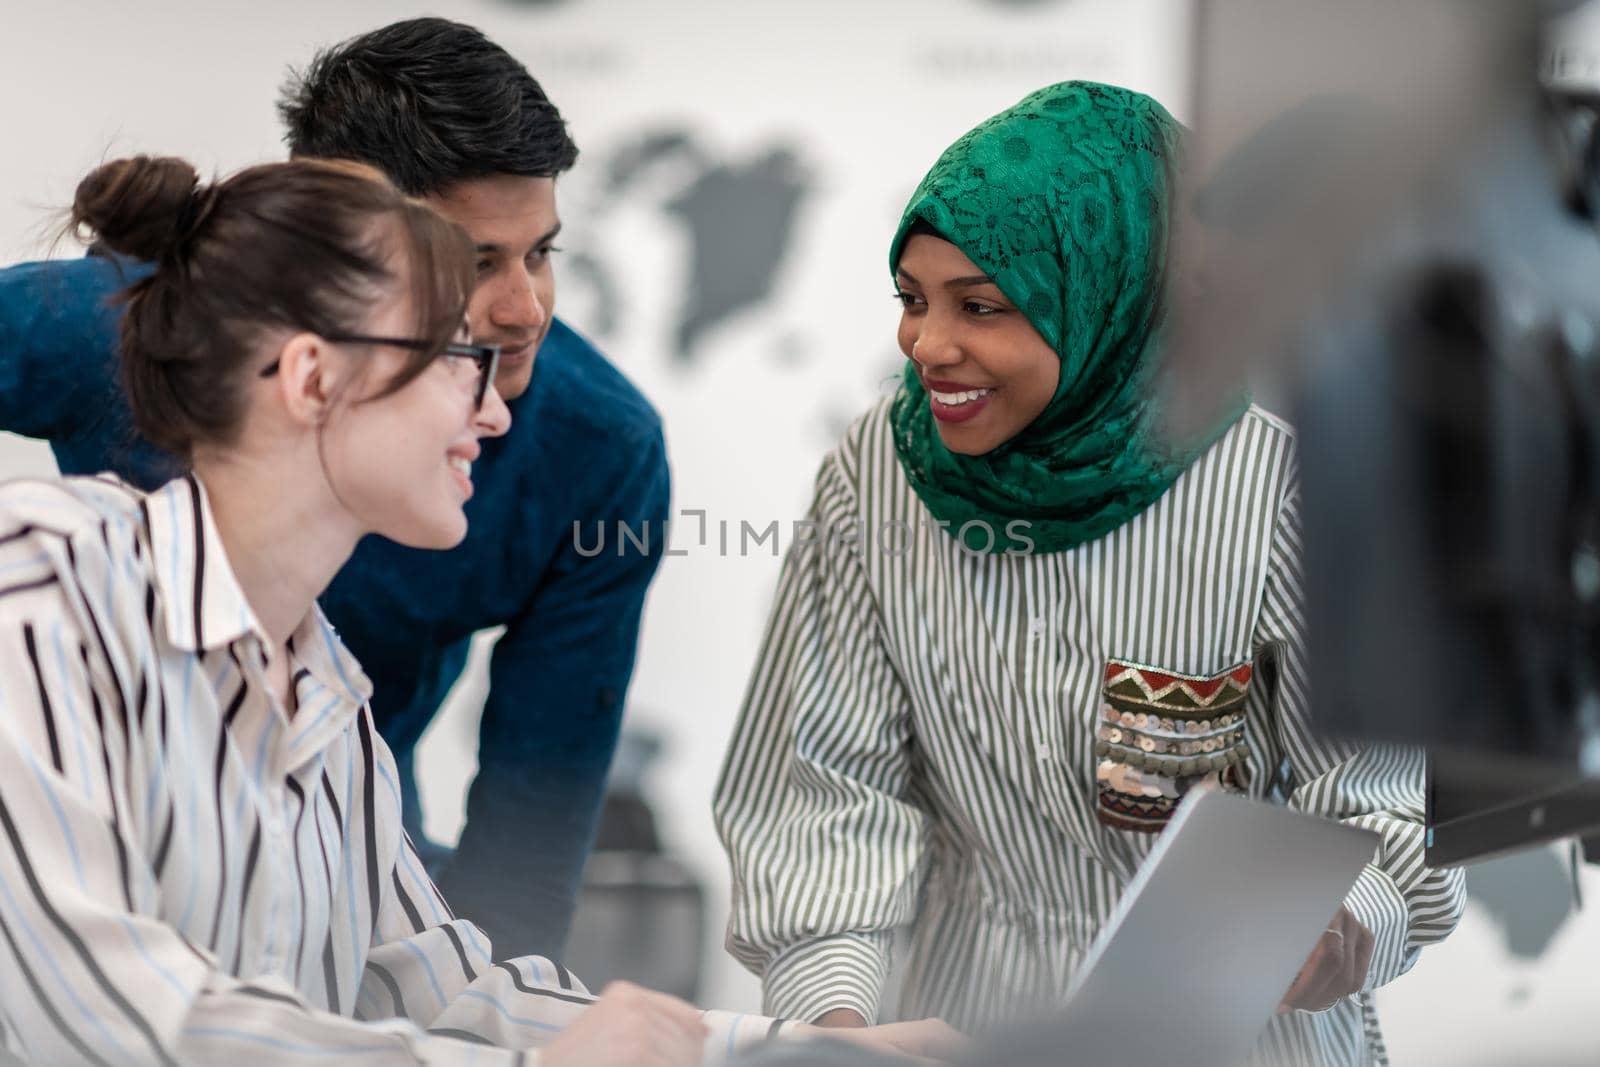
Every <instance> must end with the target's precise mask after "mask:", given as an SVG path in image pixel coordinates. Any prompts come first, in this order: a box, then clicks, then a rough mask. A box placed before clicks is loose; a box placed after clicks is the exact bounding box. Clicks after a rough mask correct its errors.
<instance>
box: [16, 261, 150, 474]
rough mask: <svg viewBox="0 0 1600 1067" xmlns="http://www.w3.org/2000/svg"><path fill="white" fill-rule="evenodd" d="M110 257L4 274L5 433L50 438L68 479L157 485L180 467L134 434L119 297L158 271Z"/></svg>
mask: <svg viewBox="0 0 1600 1067" xmlns="http://www.w3.org/2000/svg"><path fill="white" fill-rule="evenodd" d="M149 269H150V268H149V267H148V266H147V265H144V264H138V263H131V262H128V261H124V260H116V259H109V258H104V257H100V256H86V257H83V258H81V259H73V260H50V261H46V262H41V263H22V264H18V265H17V266H14V267H7V268H5V269H4V270H0V430H5V431H7V432H10V433H15V434H21V435H23V436H24V437H36V438H40V439H42V440H44V441H47V442H49V444H50V447H51V450H52V451H53V452H54V453H55V456H56V462H57V463H58V464H59V465H60V467H61V469H62V471H63V472H65V473H67V474H93V473H96V472H99V471H103V470H115V471H117V472H118V473H119V474H121V475H122V476H123V477H125V478H127V479H129V480H130V481H132V482H134V483H136V484H138V485H142V486H144V487H145V488H150V487H152V486H154V485H159V484H160V483H161V482H164V481H166V480H167V478H169V477H171V476H172V474H174V473H175V472H176V470H177V468H176V467H175V466H174V463H173V461H172V460H171V459H170V458H169V457H166V456H164V455H163V454H162V453H160V452H158V451H156V450H155V449H154V448H153V447H152V446H150V445H149V444H147V443H145V442H142V441H139V440H138V439H137V437H136V435H135V434H134V431H133V419H132V417H131V416H130V415H129V412H128V404H127V401H126V400H125V399H124V397H123V392H122V388H121V384H120V381H119V378H118V356H117V346H118V342H119V338H120V335H121V329H122V307H121V304H120V303H119V301H118V299H117V298H118V296H119V295H120V294H121V292H122V291H123V290H124V289H126V288H127V287H128V286H129V285H132V284H133V283H134V282H137V281H138V280H139V279H140V278H142V277H144V276H145V274H147V273H148V272H149Z"/></svg>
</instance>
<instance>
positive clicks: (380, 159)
mask: <svg viewBox="0 0 1600 1067" xmlns="http://www.w3.org/2000/svg"><path fill="white" fill-rule="evenodd" d="M278 113H279V115H281V116H282V118H283V122H284V125H285V126H286V127H287V131H286V133H285V136H284V139H285V140H286V141H287V142H288V144H289V154H290V155H291V156H296V157H298V156H320V157H323V158H329V159H353V160H358V161H360V162H362V163H368V164H370V165H372V166H374V167H377V168H378V169H379V170H381V171H383V172H384V173H385V174H387V175H388V176H389V179H390V181H392V182H394V184H395V185H397V186H399V187H400V189H402V190H403V191H405V192H407V193H409V194H411V195H412V196H426V195H429V194H434V193H442V192H444V191H445V190H447V189H449V188H450V187H451V186H453V185H455V184H457V183H458V182H464V181H471V180H472V179H474V178H487V177H491V176H493V175H496V174H518V175H522V176H525V177H532V178H553V177H555V176H556V175H558V174H560V173H561V172H563V171H565V170H567V169H568V168H570V167H571V166H572V164H573V162H574V161H575V160H576V159H577V158H578V146H577V145H575V144H573V143H572V138H571V137H569V136H568V135H567V126H566V123H565V122H563V121H562V120H561V113H560V112H559V111H557V110H556V107H555V105H554V104H552V103H551V102H550V98H549V97H547V96H545V94H544V90H543V89H541V88H540V87H539V83H538V82H536V81H534V80H533V76H532V75H531V74H529V73H528V70H527V68H526V67H524V66H523V65H522V64H521V63H519V62H517V61H516V60H515V59H513V58H512V57H511V55H510V54H509V53H508V52H506V50H505V49H503V48H501V47H500V46H499V45H497V44H495V43H494V42H493V41H491V40H489V39H488V38H487V37H485V36H484V35H483V34H482V33H481V32H479V31H478V30H477V29H475V28H473V27H471V26H465V25H462V24H461V23H459V22H451V21H449V20H448V19H441V18H420V19H407V20H406V21H404V22H396V23H393V24H392V25H389V26H385V27H383V28H382V29H378V30H373V31H372V32H371V33H364V34H362V35H361V36H359V37H352V38H351V39H350V40H348V41H345V42H344V43H342V44H338V45H335V46H334V47H332V48H327V49H324V50H323V51H321V52H319V53H317V55H316V56H315V57H313V59H312V61H311V65H310V66H309V67H307V68H306V70H305V71H304V72H300V71H291V72H290V76H289V80H288V82H287V83H286V84H285V85H284V88H283V93H282V95H281V96H280V97H279V100H278Z"/></svg>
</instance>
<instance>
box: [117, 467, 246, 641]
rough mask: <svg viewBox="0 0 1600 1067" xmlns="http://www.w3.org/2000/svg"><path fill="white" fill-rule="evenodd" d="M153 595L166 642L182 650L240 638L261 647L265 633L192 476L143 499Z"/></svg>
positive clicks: (172, 482) (173, 482) (174, 482)
mask: <svg viewBox="0 0 1600 1067" xmlns="http://www.w3.org/2000/svg"><path fill="white" fill-rule="evenodd" d="M143 510H144V513H145V522H146V523H147V524H148V526H149V528H150V551H151V554H152V555H153V557H154V558H153V559H152V560H151V563H152V570H153V571H154V572H155V586H156V594H157V596H158V597H159V598H160V601H161V608H162V616H163V617H164V619H165V622H166V630H167V640H168V641H169V642H170V643H171V644H172V646H173V647H174V648H178V649H181V650H183V651H185V652H194V653H201V652H209V651H211V650H213V649H219V648H224V647H226V646H228V645H230V644H232V643H233V642H234V641H237V640H238V639H239V638H241V637H243V636H244V635H245V634H255V635H256V637H257V638H259V639H260V641H261V643H262V646H263V647H267V645H268V642H267V638H266V631H265V630H264V629H263V628H262V626H261V623H260V621H258V620H257V619H256V615H255V612H253V611H251V610H250V603H249V601H247V600H246V599H245V596H244V590H243V589H241V588H240V587H239V580H238V578H236V577H234V573H233V568H232V567H231V566H229V565H228V554H227V552H226V551H225V550H224V549H223V547H222V538H221V536H220V535H219V534H218V533H217V526H216V522H215V520H214V519H213V517H212V514H211V504H210V501H209V500H208V499H207V497H206V491H205V487H204V486H203V485H201V484H200V479H198V478H196V477H195V476H194V475H193V474H185V475H183V476H182V477H179V478H174V479H173V480H172V481H170V482H168V483H167V484H166V485H164V486H162V487H161V488H160V489H157V490H156V491H155V492H153V493H151V494H150V495H149V496H147V497H145V499H144V503H143Z"/></svg>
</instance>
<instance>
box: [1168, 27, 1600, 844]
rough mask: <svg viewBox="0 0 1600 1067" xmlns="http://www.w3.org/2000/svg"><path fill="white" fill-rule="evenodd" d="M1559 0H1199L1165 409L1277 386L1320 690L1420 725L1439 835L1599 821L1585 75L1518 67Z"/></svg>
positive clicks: (1597, 178)
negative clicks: (1191, 130)
mask: <svg viewBox="0 0 1600 1067" xmlns="http://www.w3.org/2000/svg"><path fill="white" fill-rule="evenodd" d="M1572 6H1573V5H1571V4H1543V5H1541V4H1536V3H1526V4H1524V3H1511V2H1495V0H1408V2H1407V3H1405V4H1394V3H1385V2H1382V0H1354V2H1353V3H1347V4H1338V5H1328V4H1322V3H1317V2H1315V0H1287V2H1285V0H1273V2H1271V3H1267V2H1264V0H1201V2H1200V3H1199V5H1198V7H1197V20H1198V21H1197V29H1196V34H1197V36H1196V40H1197V50H1196V77H1195V115H1196V126H1197V130H1196V137H1195V144H1196V148H1195V151H1194V154H1193V158H1192V159H1191V189H1193V190H1194V195H1193V199H1192V202H1191V207H1192V209H1193V210H1192V212H1191V215H1190V218H1189V220H1188V221H1189V225H1188V228H1187V229H1186V231H1185V233H1184V235H1183V237H1182V239H1181V242H1180V247H1181V254H1182V257H1183V260H1182V263H1181V269H1180V277H1183V275H1184V273H1185V272H1193V276H1194V279H1195V282H1194V284H1192V285H1189V286H1187V287H1183V286H1180V287H1179V288H1178V289H1176V290H1175V300H1174V305H1175V306H1174V317H1175V322H1176V326H1177V328H1176V332H1175V336H1174V342H1173V367H1174V379H1173V383H1174V384H1173V389H1174V399H1175V400H1176V401H1177V408H1176V410H1177V412H1178V417H1179V418H1180V419H1181V418H1183V417H1184V416H1185V414H1186V412H1187V411H1195V412H1200V411H1203V410H1204V409H1205V406H1206V405H1207V404H1208V403H1209V402H1210V398H1211V397H1213V396H1215V395H1218V394H1219V393H1220V392H1221V390H1222V389H1223V388H1225V385H1226V383H1227V382H1228V381H1231V380H1234V379H1235V378H1236V377H1237V376H1238V375H1239V374H1242V373H1247V372H1248V373H1250V374H1251V376H1252V378H1253V379H1254V380H1255V382H1256V383H1257V386H1258V390H1259V391H1261V392H1264V393H1265V394H1266V395H1267V399H1268V402H1269V403H1270V402H1272V398H1273V397H1274V396H1276V397H1279V398H1282V397H1289V396H1292V397H1294V398H1295V403H1294V405H1293V409H1294V410H1293V415H1294V419H1295V421H1296V423H1297V424H1298V426H1299V430H1300V461H1301V467H1302V482H1303V493H1304V507H1303V514H1304V520H1305V531H1304V538H1305V566H1306V575H1305V581H1306V597H1307V603H1308V619H1309V629H1310V645H1311V649H1310V651H1311V665H1312V693H1313V699H1314V702H1315V706H1316V708H1317V714H1318V719H1319V722H1320V723H1321V725H1322V727H1323V728H1324V729H1326V730H1327V731H1328V732H1330V733H1335V734H1342V735H1346V736H1352V737H1355V738H1358V739H1361V740H1364V741H1374V742H1376V741H1398V742H1405V743H1413V744H1424V745H1427V746H1429V748H1430V750H1431V752H1432V760H1431V775H1432V781H1431V783H1430V794H1431V795H1430V839H1429V860H1430V862H1432V863H1435V864H1445V863H1457V862H1464V861H1466V860H1470V859H1473V858H1477V857H1481V856H1484V855H1488V854H1492V853H1495V852H1500V851H1506V850H1509V849H1513V848H1519V847H1525V846H1527V845H1530V844H1533V843H1535V842H1538V841H1541V840H1547V839H1549V838H1552V837H1563V836H1569V835H1572V834H1576V833H1579V832H1583V831H1585V830H1588V829H1590V828H1594V827H1600V778H1597V777H1596V776H1597V775H1600V236H1597V233H1596V229H1595V227H1594V217H1595V216H1596V215H1597V214H1600V210H1597V209H1600V144H1597V143H1596V139H1595V137H1594V131H1595V128H1596V122H1595V116H1596V114H1597V112H1596V110H1595V101H1597V100H1600V93H1597V92H1595V91H1594V88H1595V87H1594V86H1592V85H1590V86H1588V87H1586V88H1582V89H1581V90H1580V89H1579V88H1578V86H1579V82H1580V79H1578V78H1577V77H1576V75H1575V74H1574V71H1576V70H1578V69H1580V68H1582V67H1584V66H1585V64H1583V63H1580V62H1579V61H1578V59H1577V58H1576V57H1577V55H1578V53H1577V52H1576V51H1574V50H1571V49H1569V50H1568V52H1567V53H1566V54H1567V57H1568V58H1567V59H1566V60H1563V61H1561V62H1560V63H1559V64H1556V65H1558V66H1560V67H1561V69H1562V70H1563V72H1564V74H1563V79H1564V80H1562V81H1559V82H1558V83H1556V84H1555V85H1554V88H1553V89H1552V90H1551V91H1544V90H1541V88H1540V85H1539V82H1538V80H1537V77H1536V73H1537V71H1538V70H1539V69H1540V68H1539V62H1538V56H1539V52H1538V47H1537V45H1538V41H1539V32H1540V28H1541V26H1542V25H1544V26H1550V25H1553V24H1551V23H1549V22H1548V21H1547V20H1548V19H1550V18H1551V17H1552V16H1555V15H1561V14H1565V13H1566V12H1567V9H1570V8H1571V7H1572ZM1548 54H1554V52H1553V51H1552V52H1550V53H1547V55H1548ZM1594 66H1595V68H1596V69H1597V70H1600V63H1596V64H1594ZM1545 69H1546V71H1547V73H1548V72H1549V71H1550V70H1551V69H1552V65H1551V63H1549V62H1547V64H1546V67H1545Z"/></svg>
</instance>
